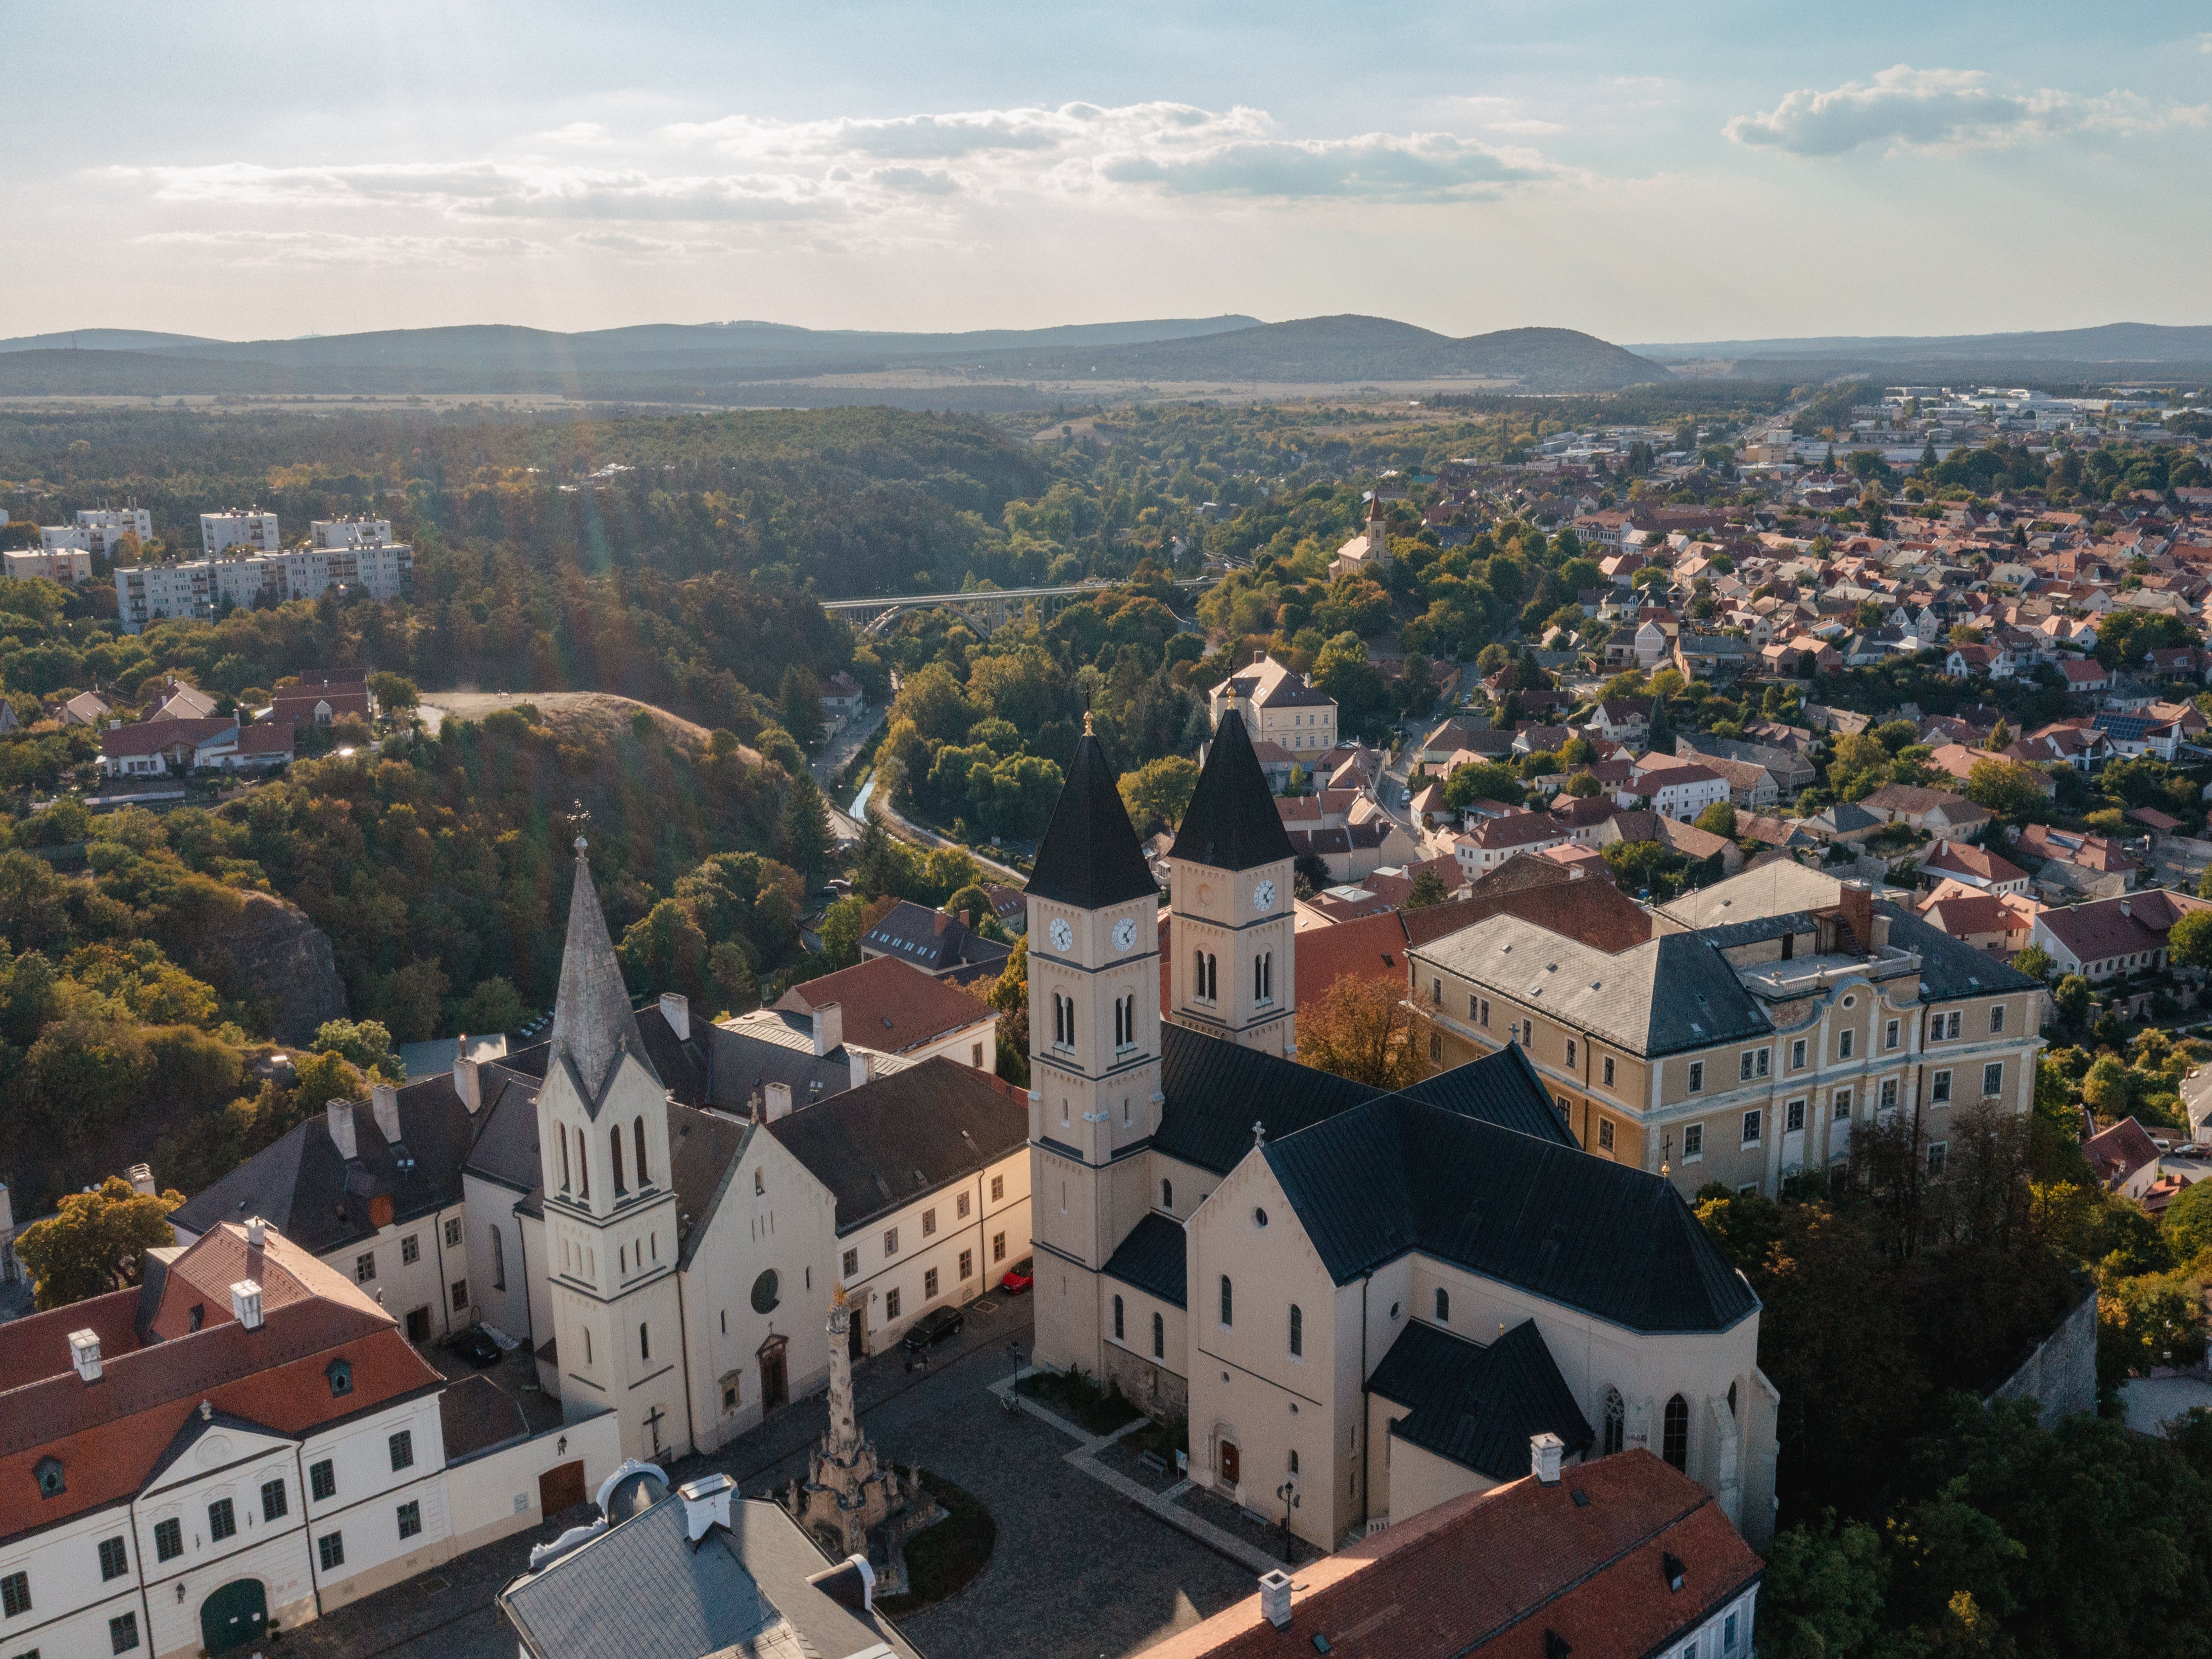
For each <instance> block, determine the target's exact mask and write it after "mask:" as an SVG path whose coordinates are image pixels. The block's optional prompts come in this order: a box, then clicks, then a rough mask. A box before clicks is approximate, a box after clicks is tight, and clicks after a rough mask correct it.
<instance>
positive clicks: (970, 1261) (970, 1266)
mask: <svg viewBox="0 0 2212 1659" xmlns="http://www.w3.org/2000/svg"><path fill="white" fill-rule="evenodd" d="M960 1277H961V1278H963V1279H973V1278H975V1251H973V1250H963V1251H961V1252H960Z"/></svg>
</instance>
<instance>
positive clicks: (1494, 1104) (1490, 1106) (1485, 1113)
mask: <svg viewBox="0 0 2212 1659" xmlns="http://www.w3.org/2000/svg"><path fill="white" fill-rule="evenodd" d="M1399 1097H1400V1098H1401V1099H1403V1100H1411V1101H1418V1102H1419V1103H1420V1104H1422V1105H1424V1106H1441V1107H1443V1109H1444V1110H1446V1111H1448V1112H1456V1113H1458V1114H1459V1115H1461V1116H1462V1117H1474V1118H1480V1119H1481V1120H1482V1121H1484V1122H1485V1123H1495V1124H1496V1125H1498V1127H1500V1128H1501V1129H1515V1130H1518V1131H1519V1132H1520V1133H1522V1134H1524V1135H1531V1136H1534V1138H1535V1139H1538V1140H1549V1141H1553V1142H1556V1143H1557V1144H1558V1145H1559V1146H1578V1145H1579V1143H1578V1142H1577V1140H1576V1139H1575V1137H1574V1132H1573V1131H1572V1130H1571V1129H1570V1128H1568V1127H1567V1126H1566V1123H1565V1121H1564V1120H1563V1119H1562V1118H1561V1117H1560V1116H1559V1109H1558V1108H1557V1107H1555V1106H1553V1103H1552V1101H1551V1097H1550V1096H1549V1094H1548V1093H1547V1091H1546V1090H1545V1087H1544V1079H1542V1078H1541V1077H1540V1076H1538V1075H1537V1073H1536V1067H1535V1065H1534V1062H1532V1061H1531V1060H1529V1058H1528V1051H1527V1050H1526V1049H1524V1048H1522V1047H1521V1045H1520V1044H1519V1043H1517V1042H1509V1043H1507V1044H1506V1045H1505V1047H1504V1048H1500V1049H1499V1050H1498V1052H1497V1053H1495V1054H1485V1055H1483V1056H1482V1058H1481V1059H1480V1060H1469V1061H1468V1063H1467V1064H1466V1065H1464V1066H1453V1067H1452V1068H1451V1069H1450V1070H1449V1071H1448V1072H1438V1073H1437V1074H1436V1075H1435V1076H1434V1077H1431V1078H1425V1079H1422V1080H1421V1081H1420V1082H1419V1083H1416V1084H1415V1085H1413V1087H1411V1088H1410V1089H1406V1090H1402V1091H1400V1096H1399Z"/></svg>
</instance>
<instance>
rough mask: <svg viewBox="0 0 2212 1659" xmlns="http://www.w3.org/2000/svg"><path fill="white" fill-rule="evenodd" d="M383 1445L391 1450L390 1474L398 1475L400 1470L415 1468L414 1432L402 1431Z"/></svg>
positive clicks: (409, 1430) (410, 1430)
mask: <svg viewBox="0 0 2212 1659" xmlns="http://www.w3.org/2000/svg"><path fill="white" fill-rule="evenodd" d="M385 1444H386V1446H388V1447H389V1448H391V1451H392V1473H393V1474H398V1473H399V1471H400V1470H402V1469H411V1468H414V1467H415V1431H414V1430H412V1429H402V1430H400V1431H399V1432H398V1433H397V1434H395V1435H393V1436H392V1437H391V1439H389V1440H387V1441H386V1442H385Z"/></svg>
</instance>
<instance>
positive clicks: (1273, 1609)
mask: <svg viewBox="0 0 2212 1659" xmlns="http://www.w3.org/2000/svg"><path fill="white" fill-rule="evenodd" d="M1260 1611H1261V1612H1262V1613H1266V1614H1267V1622H1268V1623H1269V1624H1271V1625H1273V1626H1274V1627H1275V1628H1276V1629H1277V1630H1280V1629H1282V1628H1283V1627H1284V1626H1285V1625H1287V1624H1289V1623H1290V1622H1291V1575H1290V1574H1288V1573H1287V1572H1285V1571H1283V1570H1282V1569H1281V1568H1280V1567H1277V1568H1276V1569H1275V1570H1274V1571H1273V1572H1267V1573H1262V1574H1261V1575H1260Z"/></svg>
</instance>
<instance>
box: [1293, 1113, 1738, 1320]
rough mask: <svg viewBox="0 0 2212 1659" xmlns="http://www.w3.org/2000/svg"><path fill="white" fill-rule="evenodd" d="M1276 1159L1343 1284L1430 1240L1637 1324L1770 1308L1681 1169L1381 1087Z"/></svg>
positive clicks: (1478, 1264) (1485, 1267)
mask: <svg viewBox="0 0 2212 1659" xmlns="http://www.w3.org/2000/svg"><path fill="white" fill-rule="evenodd" d="M1266 1157H1267V1162H1268V1165H1269V1167H1270V1168H1271V1169H1273V1170H1274V1172H1275V1177H1276V1179H1277V1180H1278V1181H1279V1182H1280V1183H1281V1184H1282V1187H1283V1190H1284V1192H1285V1194H1287V1195H1288V1197H1289V1198H1290V1200H1291V1206H1292V1207H1293V1208H1295V1209H1296V1210H1297V1214H1298V1218H1299V1220H1300V1222H1301V1223H1302V1224H1303V1225H1304V1227H1305V1230H1306V1232H1307V1236H1308V1237H1310V1238H1311V1239H1312V1241H1313V1243H1314V1246H1315V1248H1316V1249H1318V1250H1319V1251H1320V1252H1321V1255H1322V1261H1323V1262H1325V1263H1326V1264H1327V1265H1328V1269H1329V1273H1330V1274H1331V1276H1332V1277H1333V1278H1334V1279H1335V1281H1336V1282H1337V1283H1338V1284H1340V1285H1342V1284H1346V1283H1349V1282H1350V1281H1351V1280H1352V1279H1356V1278H1358V1276H1359V1275H1360V1274H1361V1273H1365V1272H1368V1271H1370V1270H1371V1269H1373V1268H1375V1267H1380V1266H1381V1265H1383V1263H1384V1262H1386V1261H1393V1260H1395V1258H1397V1257H1399V1256H1401V1255H1405V1254H1406V1253H1407V1252H1408V1251H1409V1250H1416V1249H1418V1250H1421V1251H1424V1252H1425V1253H1426V1254H1428V1255H1434V1256H1437V1257H1439V1258H1441V1259H1443V1260H1444V1261H1453V1262H1456V1263H1458V1264H1459V1265H1460V1266H1462V1267H1466V1268H1468V1270H1469V1271H1470V1272H1474V1273H1481V1274H1483V1275H1484V1276H1485V1277H1486V1278H1490V1279H1500V1280H1503V1281H1504V1283H1506V1284H1509V1285H1520V1286H1521V1287H1522V1289H1524V1290H1527V1291H1531V1292H1533V1293H1534V1294H1535V1295H1538V1296H1541V1297H1547V1298H1548V1299H1550V1300H1552V1301H1554V1302H1559V1303H1562V1304H1565V1305H1567V1306H1569V1307H1573V1308H1579V1309H1581V1310H1583V1311H1584V1312H1586V1313H1589V1314H1593V1315H1595V1316H1597V1317H1598V1318H1601V1319H1603V1320H1606V1321H1607V1322H1610V1323H1613V1324H1615V1325H1620V1326H1623V1327H1626V1328H1628V1329H1631V1330H1639V1331H1692V1330H1723V1329H1725V1328H1728V1327H1729V1326H1731V1325H1733V1324H1735V1322H1737V1321H1738V1320H1740V1319H1741V1318H1743V1317H1744V1316H1746V1315H1747V1314H1749V1313H1751V1312H1753V1310H1756V1309H1757V1308H1758V1306H1759V1299H1758V1298H1757V1297H1755V1296H1753V1294H1752V1291H1751V1287H1750V1285H1747V1283H1745V1281H1744V1279H1743V1277H1742V1275H1741V1274H1740V1273H1737V1272H1736V1271H1735V1269H1734V1268H1733V1267H1730V1266H1729V1263H1728V1259H1727V1258H1726V1257H1725V1256H1723V1255H1722V1254H1721V1252H1720V1249H1719V1247H1718V1246H1717V1245H1716V1244H1714V1243H1713V1242H1712V1240H1711V1238H1710V1237H1707V1235H1706V1233H1705V1228H1704V1227H1703V1226H1702V1225H1699V1221H1698V1218H1697V1217H1696V1216H1695V1215H1693V1214H1692V1212H1691V1211H1690V1207H1689V1206H1688V1205H1686V1204H1685V1203H1684V1202H1683V1201H1682V1199H1681V1196H1680V1194H1678V1193H1676V1192H1675V1190H1674V1184H1673V1182H1669V1181H1668V1180H1666V1179H1664V1178H1663V1177H1662V1176H1656V1175H1647V1174H1645V1173H1644V1171H1643V1170H1632V1169H1629V1168H1627V1167H1626V1165H1623V1164H1615V1163H1613V1162H1612V1161H1611V1160H1609V1159H1607V1158H1593V1157H1590V1156H1589V1155H1588V1154H1587V1153H1583V1152H1573V1151H1571V1150H1570V1149H1568V1148H1566V1147H1564V1146H1557V1145H1555V1144H1553V1143H1550V1142H1547V1141H1542V1140H1539V1139H1535V1138H1534V1136H1531V1135H1524V1134H1517V1133H1514V1132H1513V1131H1512V1130H1510V1129H1501V1128H1499V1127H1498V1126H1497V1125H1495V1124H1492V1123H1486V1122H1483V1121H1481V1120H1480V1119H1478V1118H1469V1117H1462V1116H1460V1115H1457V1114H1455V1113H1452V1112H1448V1111H1445V1110H1443V1109H1441V1108H1438V1107H1434V1106H1424V1105H1421V1104H1419V1103H1417V1102H1414V1101H1410V1100H1407V1099H1405V1098H1403V1097H1389V1098H1385V1099H1381V1100H1373V1101H1370V1102H1368V1103H1366V1104H1364V1105H1363V1106H1359V1107H1356V1108H1354V1109H1352V1110H1351V1111H1348V1112H1344V1113H1341V1114H1340V1115H1338V1116H1336V1117H1334V1118H1331V1119H1329V1120H1328V1121H1326V1122H1323V1123H1318V1124H1316V1125H1315V1126H1314V1127H1311V1128H1310V1129H1306V1130H1304V1131H1302V1132H1300V1133H1297V1134H1294V1135H1291V1136H1289V1137H1288V1138H1286V1139H1283V1140H1279V1141H1270V1142H1268V1144H1267V1148H1266Z"/></svg>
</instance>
